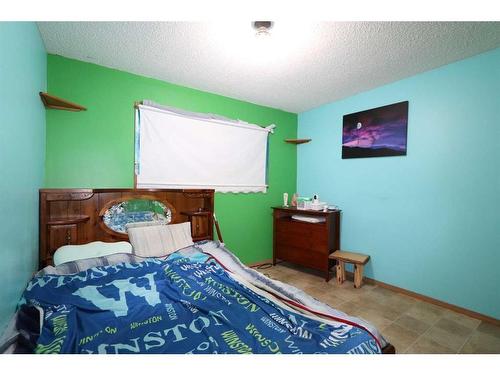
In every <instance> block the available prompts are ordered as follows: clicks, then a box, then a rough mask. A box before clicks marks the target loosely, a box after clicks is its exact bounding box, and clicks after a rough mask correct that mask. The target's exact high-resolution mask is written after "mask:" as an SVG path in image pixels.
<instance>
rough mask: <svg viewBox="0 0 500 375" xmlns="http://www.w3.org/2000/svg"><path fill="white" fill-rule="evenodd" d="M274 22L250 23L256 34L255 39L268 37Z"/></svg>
mask: <svg viewBox="0 0 500 375" xmlns="http://www.w3.org/2000/svg"><path fill="white" fill-rule="evenodd" d="M273 24H274V22H272V21H254V22H252V26H253V28H254V29H255V30H257V32H256V33H255V36H256V37H259V38H262V37H269V36H270V35H271V34H270V33H269V30H271V28H272V27H273Z"/></svg>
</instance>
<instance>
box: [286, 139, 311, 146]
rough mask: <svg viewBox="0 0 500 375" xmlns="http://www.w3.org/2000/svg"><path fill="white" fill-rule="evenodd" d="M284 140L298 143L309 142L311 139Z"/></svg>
mask: <svg viewBox="0 0 500 375" xmlns="http://www.w3.org/2000/svg"><path fill="white" fill-rule="evenodd" d="M285 142H286V143H293V144H296V145H300V144H301V143H307V142H311V139H285Z"/></svg>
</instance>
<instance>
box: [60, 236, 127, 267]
mask: <svg viewBox="0 0 500 375" xmlns="http://www.w3.org/2000/svg"><path fill="white" fill-rule="evenodd" d="M116 253H128V254H131V253H132V245H130V244H129V243H128V242H126V241H120V242H102V241H95V242H90V243H87V244H84V245H64V246H61V247H60V248H58V249H57V250H56V252H55V253H54V257H53V261H54V265H55V266H58V265H60V264H62V263H66V262H72V261H74V260H79V259H87V258H97V257H102V256H105V255H111V254H116Z"/></svg>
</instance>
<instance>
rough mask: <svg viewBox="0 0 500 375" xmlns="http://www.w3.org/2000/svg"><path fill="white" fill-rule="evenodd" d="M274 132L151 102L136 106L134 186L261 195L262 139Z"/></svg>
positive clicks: (263, 180)
mask: <svg viewBox="0 0 500 375" xmlns="http://www.w3.org/2000/svg"><path fill="white" fill-rule="evenodd" d="M145 104H146V103H145ZM273 128H274V125H271V126H268V127H267V128H262V127H260V126H257V125H252V124H248V123H244V122H241V121H233V120H229V119H225V118H223V117H220V116H217V115H211V114H199V113H191V112H186V111H181V110H176V109H172V108H168V107H161V106H158V105H155V104H153V103H151V104H150V103H148V105H139V106H138V109H137V112H136V146H135V147H136V156H135V159H136V160H135V163H136V175H137V187H138V188H208V189H215V190H216V191H219V192H265V191H266V189H267V185H266V164H267V143H268V142H267V137H268V135H269V132H272V129H273Z"/></svg>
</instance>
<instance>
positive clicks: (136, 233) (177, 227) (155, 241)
mask: <svg viewBox="0 0 500 375" xmlns="http://www.w3.org/2000/svg"><path fill="white" fill-rule="evenodd" d="M134 224H137V223H134ZM126 228H127V233H128V237H129V240H130V243H131V244H132V248H133V250H132V253H133V254H135V255H138V256H141V257H162V256H165V255H168V254H171V253H173V252H174V251H177V250H179V249H182V248H185V247H188V246H192V245H193V244H194V242H193V238H192V237H191V223H190V222H185V223H180V224H169V225H161V224H160V225H147V226H136V225H129V224H127V225H126Z"/></svg>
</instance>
